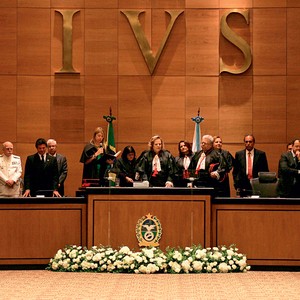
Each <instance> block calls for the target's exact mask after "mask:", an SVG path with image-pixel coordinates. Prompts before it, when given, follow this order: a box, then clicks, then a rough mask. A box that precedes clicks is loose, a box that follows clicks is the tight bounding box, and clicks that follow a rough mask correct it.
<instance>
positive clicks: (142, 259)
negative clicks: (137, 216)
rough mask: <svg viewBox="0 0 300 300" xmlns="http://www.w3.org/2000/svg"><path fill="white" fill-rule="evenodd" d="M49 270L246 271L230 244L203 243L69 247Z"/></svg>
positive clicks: (148, 272) (243, 259)
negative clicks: (138, 247)
mask: <svg viewBox="0 0 300 300" xmlns="http://www.w3.org/2000/svg"><path fill="white" fill-rule="evenodd" d="M47 270H51V271H60V272H111V273H112V272H114V273H136V274H138V273H143V274H152V273H173V274H179V273H232V272H247V271H248V270H250V266H248V265H247V258H246V256H245V255H243V254H240V253H238V249H237V248H236V247H235V246H234V245H231V246H230V247H229V248H227V247H225V246H221V247H213V248H206V249H203V248H202V247H201V246H200V245H199V246H193V247H186V248H167V249H166V251H165V253H164V252H163V251H162V250H160V249H159V248H155V247H152V248H142V249H141V250H140V251H139V252H133V251H131V250H130V249H129V248H128V247H127V246H123V247H121V248H120V249H119V250H116V249H113V248H111V247H105V246H102V245H100V246H99V247H97V246H93V247H92V248H91V249H87V248H85V247H81V246H76V245H73V246H66V247H65V248H64V249H63V250H62V249H60V250H58V251H57V253H56V254H55V256H54V258H51V260H50V262H49V265H48V267H47Z"/></svg>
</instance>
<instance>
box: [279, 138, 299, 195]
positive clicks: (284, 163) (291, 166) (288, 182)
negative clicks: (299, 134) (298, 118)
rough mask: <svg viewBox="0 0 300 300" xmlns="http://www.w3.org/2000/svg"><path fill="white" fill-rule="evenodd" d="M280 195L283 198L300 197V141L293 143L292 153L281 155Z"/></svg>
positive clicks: (296, 140)
mask: <svg viewBox="0 0 300 300" xmlns="http://www.w3.org/2000/svg"><path fill="white" fill-rule="evenodd" d="M278 177H279V183H278V193H279V196H280V197H282V198H299V197H300V140H299V139H295V140H294V141H293V149H292V151H287V152H285V153H283V154H282V155H281V158H280V160H279V166H278Z"/></svg>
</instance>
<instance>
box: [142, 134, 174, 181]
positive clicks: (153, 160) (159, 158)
mask: <svg viewBox="0 0 300 300" xmlns="http://www.w3.org/2000/svg"><path fill="white" fill-rule="evenodd" d="M148 145H149V148H150V150H148V151H145V152H144V153H143V155H142V156H141V157H140V158H139V162H138V164H137V173H138V174H139V177H140V178H141V179H142V180H143V181H149V184H150V186H154V187H173V180H174V176H175V161H174V157H173V156H172V154H171V153H170V152H169V151H167V150H165V149H164V142H163V140H162V139H161V137H160V136H159V135H154V136H153V137H152V138H151V139H150V141H149V144H148Z"/></svg>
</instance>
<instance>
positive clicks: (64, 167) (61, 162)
mask: <svg viewBox="0 0 300 300" xmlns="http://www.w3.org/2000/svg"><path fill="white" fill-rule="evenodd" d="M47 147H48V153H49V154H50V155H51V156H54V157H56V160H57V166H58V176H59V179H58V192H59V194H60V195H61V196H64V195H65V186H64V183H65V180H66V178H67V175H68V163H67V158H66V157H65V156H64V155H62V154H60V153H57V142H56V140H54V139H49V140H48V141H47Z"/></svg>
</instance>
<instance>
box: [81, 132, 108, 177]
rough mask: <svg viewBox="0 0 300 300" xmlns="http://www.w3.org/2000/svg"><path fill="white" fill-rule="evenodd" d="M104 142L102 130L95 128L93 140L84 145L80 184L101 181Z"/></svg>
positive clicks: (103, 162)
mask: <svg viewBox="0 0 300 300" xmlns="http://www.w3.org/2000/svg"><path fill="white" fill-rule="evenodd" d="M105 148H106V142H105V135H104V130H103V129H102V128H101V127H97V128H96V129H95V130H94V133H93V138H92V139H91V140H90V141H89V143H88V144H87V145H85V147H84V149H83V151H82V154H81V158H80V162H81V163H83V173H82V182H83V183H84V182H85V180H86V179H99V180H100V179H101V177H103V176H104V172H105V170H103V165H104V164H105V159H104V154H105Z"/></svg>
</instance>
